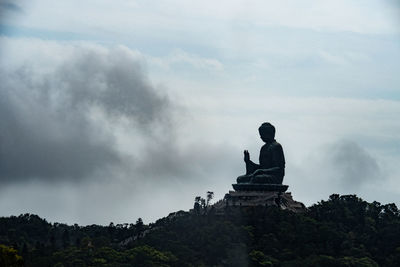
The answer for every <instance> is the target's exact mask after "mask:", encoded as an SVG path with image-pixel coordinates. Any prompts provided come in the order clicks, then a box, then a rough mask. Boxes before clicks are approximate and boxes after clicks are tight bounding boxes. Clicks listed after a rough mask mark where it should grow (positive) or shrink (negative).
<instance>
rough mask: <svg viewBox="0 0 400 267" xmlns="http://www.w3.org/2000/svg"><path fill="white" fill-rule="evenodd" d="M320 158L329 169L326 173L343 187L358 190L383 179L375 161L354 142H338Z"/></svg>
mask: <svg viewBox="0 0 400 267" xmlns="http://www.w3.org/2000/svg"><path fill="white" fill-rule="evenodd" d="M322 157H323V158H324V160H326V164H327V165H329V167H330V170H327V171H328V172H331V173H332V174H331V176H332V178H333V179H338V181H339V183H340V184H341V185H342V186H344V187H350V188H358V187H361V186H363V185H364V184H371V183H377V182H382V179H383V178H384V177H383V174H382V171H381V169H380V167H379V165H378V163H377V160H376V159H375V158H373V157H372V156H371V155H370V154H369V153H368V152H367V151H366V150H365V149H363V148H362V147H361V146H359V145H358V144H357V143H356V142H352V141H342V140H341V141H338V142H336V143H335V144H332V145H330V146H329V147H328V148H327V149H326V151H324V154H323V155H322Z"/></svg>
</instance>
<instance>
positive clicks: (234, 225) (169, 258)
mask: <svg viewBox="0 0 400 267" xmlns="http://www.w3.org/2000/svg"><path fill="white" fill-rule="evenodd" d="M0 244H3V245H1V246H0V265H1V266H22V264H23V263H24V264H25V266H59V267H60V266H65V267H67V266H324V267H328V266H400V214H399V211H398V209H397V207H396V206H395V205H394V204H387V205H381V204H380V203H378V202H373V203H368V202H366V201H363V200H362V199H360V198H358V197H356V196H354V195H343V196H339V195H331V196H330V198H329V200H328V201H321V202H320V203H318V204H315V205H313V206H311V207H309V209H308V211H307V212H306V213H303V214H296V213H292V212H289V211H284V210H281V209H279V208H276V207H254V208H228V209H226V210H225V212H224V215H216V214H215V213H214V212H213V210H212V209H211V210H210V209H209V210H208V212H206V213H205V212H197V213H188V212H183V211H181V212H177V213H173V214H170V216H168V217H165V218H163V219H160V220H158V221H157V222H156V223H154V224H150V225H144V224H143V222H142V221H141V220H140V219H139V220H138V221H137V222H136V223H135V224H122V225H121V224H117V225H114V224H112V223H110V225H109V226H99V225H91V226H85V227H82V226H78V225H73V226H68V225H65V224H58V223H54V224H50V223H48V222H46V220H44V219H41V218H39V217H38V216H36V215H30V214H25V215H20V216H18V217H15V216H13V217H8V218H0ZM21 256H22V258H23V260H22V259H21Z"/></svg>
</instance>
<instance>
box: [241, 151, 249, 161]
mask: <svg viewBox="0 0 400 267" xmlns="http://www.w3.org/2000/svg"><path fill="white" fill-rule="evenodd" d="M243 153H244V162H246V163H247V162H249V161H250V154H249V151H247V150H245V151H244V152H243Z"/></svg>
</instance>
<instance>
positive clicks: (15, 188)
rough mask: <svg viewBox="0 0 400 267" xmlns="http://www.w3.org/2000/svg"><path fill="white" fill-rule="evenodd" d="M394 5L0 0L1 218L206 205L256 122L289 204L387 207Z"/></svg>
mask: <svg viewBox="0 0 400 267" xmlns="http://www.w3.org/2000/svg"><path fill="white" fill-rule="evenodd" d="M399 70H400V1H398V0H376V1H372V0H358V1H356V0H343V1H338V0H333V1H308V0H306V1H289V0H286V1H282V0H280V1H233V0H229V1H205V0H202V1H178V0H175V1H147V0H146V1H133V0H113V1H110V0H96V1H94V0H88V1H77V0H68V1H53V0H30V1H13V0H0V80H1V83H0V216H9V215H19V214H21V213H34V214H38V215H40V216H41V217H44V218H46V219H47V220H49V221H51V222H55V221H57V222H65V223H79V224H93V223H96V224H108V223H110V222H114V223H124V222H134V221H136V219H137V218H139V217H141V218H143V219H144V221H145V222H146V223H149V222H152V221H155V220H156V219H157V218H160V217H162V216H166V215H168V214H169V213H170V212H174V211H177V210H180V209H183V210H188V209H190V208H191V207H192V206H193V201H194V198H195V196H197V195H201V196H205V193H206V191H213V192H214V193H215V198H216V200H218V199H221V198H223V196H224V194H225V193H227V192H228V191H229V190H232V187H231V184H232V183H234V182H235V180H236V177H237V176H239V175H241V174H243V173H244V172H245V166H244V162H243V154H242V153H243V150H244V149H248V150H249V152H250V156H251V158H252V159H253V160H255V161H257V160H258V154H259V149H260V147H261V146H262V141H261V140H260V139H259V137H258V132H257V129H258V127H259V125H260V124H261V123H262V122H265V121H268V122H271V123H272V124H274V125H275V126H276V129H277V132H276V139H277V141H278V142H280V143H281V144H282V146H283V148H284V152H285V156H286V162H287V165H286V176H285V178H284V184H288V185H289V191H290V192H292V194H293V196H294V199H296V200H298V201H301V202H303V203H305V204H306V205H311V204H313V203H316V202H318V201H320V200H322V199H325V200H326V199H327V198H328V197H329V195H330V194H332V193H339V194H357V195H358V196H360V197H362V198H364V199H365V200H368V201H374V200H376V201H379V202H381V203H391V202H394V203H396V204H397V205H398V206H399V205H400V170H399V168H398V165H399V164H398V163H399V162H400V135H399V133H400V122H399V119H398V117H399V116H400V75H399Z"/></svg>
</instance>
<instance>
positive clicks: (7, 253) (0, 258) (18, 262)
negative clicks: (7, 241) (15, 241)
mask: <svg viewBox="0 0 400 267" xmlns="http://www.w3.org/2000/svg"><path fill="white" fill-rule="evenodd" d="M0 266H7V267H19V266H24V261H23V259H22V257H21V256H19V255H18V254H17V250H16V249H14V248H12V247H8V246H5V245H2V244H0Z"/></svg>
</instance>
